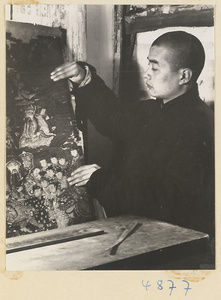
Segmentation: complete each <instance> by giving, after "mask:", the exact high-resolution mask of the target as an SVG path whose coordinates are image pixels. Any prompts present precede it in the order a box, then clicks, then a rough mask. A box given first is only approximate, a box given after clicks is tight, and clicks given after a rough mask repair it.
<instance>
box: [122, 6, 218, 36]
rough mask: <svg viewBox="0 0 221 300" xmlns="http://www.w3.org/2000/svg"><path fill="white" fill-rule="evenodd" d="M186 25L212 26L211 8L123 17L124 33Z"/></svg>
mask: <svg viewBox="0 0 221 300" xmlns="http://www.w3.org/2000/svg"><path fill="white" fill-rule="evenodd" d="M173 26H176V27H178V26H187V27H193V26H196V27H202V26H214V16H213V10H212V9H205V10H202V11H198V10H197V11H194V10H193V11H190V10H189V11H181V12H177V13H176V12H174V13H171V14H163V15H157V16H155V15H153V16H144V17H142V16H138V17H135V18H134V19H130V18H125V28H126V34H131V33H138V32H145V31H152V30H156V29H159V28H165V27H173Z"/></svg>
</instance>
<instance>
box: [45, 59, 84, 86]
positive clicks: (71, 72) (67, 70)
mask: <svg viewBox="0 0 221 300" xmlns="http://www.w3.org/2000/svg"><path fill="white" fill-rule="evenodd" d="M84 76H85V70H84V69H82V68H81V67H80V66H79V65H78V64H77V63H75V62H72V63H65V64H63V65H61V66H59V67H57V68H56V69H55V70H54V71H53V72H51V74H50V78H51V79H52V80H53V81H57V80H60V79H65V78H71V79H72V81H74V82H76V83H78V82H80V81H81V80H82V79H83V78H84Z"/></svg>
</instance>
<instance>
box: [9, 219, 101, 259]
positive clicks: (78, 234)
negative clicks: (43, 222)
mask: <svg viewBox="0 0 221 300" xmlns="http://www.w3.org/2000/svg"><path fill="white" fill-rule="evenodd" d="M100 234H104V231H103V230H100V229H96V228H87V229H80V230H79V229H78V230H76V229H75V225H73V226H70V227H65V228H59V229H53V230H51V231H50V232H49V231H46V232H38V233H34V234H30V235H27V236H26V235H22V236H18V237H13V238H9V239H7V242H6V253H12V252H17V251H23V250H27V249H33V248H38V247H44V246H49V245H54V244H58V243H64V242H69V241H74V240H79V239H83V238H87V237H91V236H97V235H100Z"/></svg>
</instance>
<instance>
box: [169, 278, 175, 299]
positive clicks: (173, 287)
mask: <svg viewBox="0 0 221 300" xmlns="http://www.w3.org/2000/svg"><path fill="white" fill-rule="evenodd" d="M167 281H170V282H171V283H172V285H171V287H169V289H170V296H171V295H172V292H173V289H176V287H175V286H174V282H173V280H167Z"/></svg>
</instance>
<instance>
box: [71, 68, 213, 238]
mask: <svg viewBox="0 0 221 300" xmlns="http://www.w3.org/2000/svg"><path fill="white" fill-rule="evenodd" d="M74 94H75V97H76V104H77V110H76V112H77V115H78V118H80V119H81V120H85V119H86V118H89V119H90V120H91V122H92V123H93V124H94V125H95V127H96V129H97V130H98V131H99V132H100V133H101V134H103V135H105V136H108V137H110V138H111V139H112V140H113V141H114V142H115V143H119V144H120V145H121V147H122V148H123V149H124V151H123V154H122V156H121V161H120V162H119V161H118V162H117V163H113V165H112V166H111V167H110V169H100V170H98V171H96V172H95V173H93V174H92V176H91V178H90V180H89V182H88V184H87V188H88V192H89V193H90V195H91V196H93V197H96V198H97V199H98V200H99V201H100V203H101V204H102V205H103V206H104V208H105V210H106V212H107V214H108V215H109V216H113V215H117V214H138V215H143V216H147V217H150V218H154V219H158V220H162V221H166V222H170V223H173V224H177V225H180V226H184V227H188V228H192V229H196V230H199V231H203V232H207V233H209V234H211V235H213V234H214V129H213V125H214V119H213V112H212V110H211V109H210V108H209V107H208V106H207V105H206V104H205V103H204V102H203V101H202V100H201V99H200V98H199V94H198V88H197V85H195V87H194V88H192V89H191V90H189V91H188V92H187V93H186V94H183V95H181V96H179V97H177V98H175V99H174V100H172V101H170V102H168V103H167V104H164V105H163V107H161V105H160V101H159V100H147V101H141V102H139V103H131V102H129V103H121V102H120V101H119V100H118V99H117V98H116V97H115V95H114V94H113V92H112V91H111V90H110V89H109V88H108V87H107V86H105V83H104V82H103V80H102V79H101V78H99V77H98V76H97V75H96V74H94V73H93V75H92V81H91V82H90V83H89V84H88V85H87V86H85V87H83V88H79V89H75V91H74Z"/></svg>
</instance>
